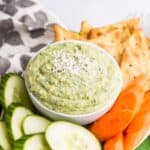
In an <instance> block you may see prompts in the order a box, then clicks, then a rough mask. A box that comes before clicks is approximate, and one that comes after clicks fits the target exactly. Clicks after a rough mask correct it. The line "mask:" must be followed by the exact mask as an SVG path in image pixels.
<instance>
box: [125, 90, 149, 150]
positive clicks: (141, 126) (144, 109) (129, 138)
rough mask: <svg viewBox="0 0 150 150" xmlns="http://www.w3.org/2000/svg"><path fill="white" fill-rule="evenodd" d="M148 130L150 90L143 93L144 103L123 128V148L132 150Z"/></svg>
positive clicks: (146, 134)
mask: <svg viewBox="0 0 150 150" xmlns="http://www.w3.org/2000/svg"><path fill="white" fill-rule="evenodd" d="M148 132H150V91H149V92H147V93H146V94H145V97H144V103H143V104H142V106H141V109H140V111H139V112H138V113H137V115H136V116H135V118H134V119H133V120H132V122H131V123H130V124H129V126H128V127H127V129H126V130H125V137H124V143H125V150H134V149H135V148H136V147H137V146H138V145H139V144H140V142H141V141H142V140H144V138H146V136H148Z"/></svg>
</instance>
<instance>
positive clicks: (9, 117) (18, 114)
mask: <svg viewBox="0 0 150 150" xmlns="http://www.w3.org/2000/svg"><path fill="white" fill-rule="evenodd" d="M31 114H32V112H31V111H30V110H29V109H27V108H25V107H23V106H20V104H16V103H14V104H11V105H10V106H9V107H8V109H7V111H6V115H5V120H6V123H7V126H8V128H9V135H10V136H11V137H12V139H13V140H17V139H19V138H20V137H22V136H23V131H22V122H23V120H24V118H25V117H26V116H28V115H31Z"/></svg>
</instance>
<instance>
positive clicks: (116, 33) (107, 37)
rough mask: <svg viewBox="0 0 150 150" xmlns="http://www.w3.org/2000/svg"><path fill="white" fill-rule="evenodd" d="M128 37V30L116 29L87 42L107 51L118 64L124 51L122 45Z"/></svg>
mask: <svg viewBox="0 0 150 150" xmlns="http://www.w3.org/2000/svg"><path fill="white" fill-rule="evenodd" d="M129 37H130V32H129V30H128V29H126V30H124V29H116V30H113V31H111V32H108V33H106V34H104V35H101V36H99V37H97V38H94V39H91V40H89V42H92V43H95V44H97V45H99V46H100V47H102V48H104V49H105V50H107V51H108V52H109V53H110V54H111V55H112V56H113V57H114V58H115V59H116V60H117V62H118V63H120V59H121V56H122V53H123V50H124V47H123V43H124V41H126V40H127V39H128V38H129Z"/></svg>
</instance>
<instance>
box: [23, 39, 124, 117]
mask: <svg viewBox="0 0 150 150" xmlns="http://www.w3.org/2000/svg"><path fill="white" fill-rule="evenodd" d="M63 43H79V44H86V45H89V46H92V47H95V48H96V49H98V50H100V51H101V52H102V53H103V54H105V55H106V56H107V57H109V59H111V60H112V62H113V63H114V64H115V66H116V67H117V68H118V70H119V76H120V78H121V81H120V85H119V86H117V87H118V88H117V92H116V95H115V96H114V98H113V99H112V100H111V103H109V104H105V105H104V106H103V107H102V108H100V109H98V110H96V111H93V112H90V113H83V114H67V113H63V112H57V111H54V110H51V109H50V108H48V107H46V106H45V105H44V104H42V102H40V101H39V100H38V98H36V96H34V94H33V93H32V92H31V91H30V89H29V87H28V83H27V79H26V69H25V71H24V73H23V77H24V80H25V86H26V89H27V92H28V94H29V96H30V97H31V101H35V102H36V104H38V105H39V106H40V107H41V108H42V109H44V110H46V111H47V112H49V113H53V114H56V115H59V116H62V117H67V118H78V117H88V116H92V115H94V114H99V113H100V112H104V111H105V110H107V108H109V109H111V107H112V106H113V104H114V103H115V101H116V99H117V97H118V96H119V93H120V91H121V89H122V85H123V78H122V73H121V70H120V67H119V65H118V63H117V61H116V60H115V59H114V58H113V57H112V56H111V55H110V54H109V53H108V52H107V51H106V50H105V49H103V48H101V47H99V46H97V45H96V44H94V43H90V42H85V41H79V40H63V41H57V42H54V43H50V44H48V45H46V46H44V47H43V48H41V49H40V50H39V51H38V52H37V53H36V54H35V55H33V56H32V58H31V59H30V60H29V62H31V61H32V60H33V59H34V58H35V57H36V56H37V55H38V54H39V53H40V52H42V51H43V50H45V49H46V48H48V47H49V46H54V45H57V44H63ZM29 62H28V63H29ZM37 109H38V108H37ZM107 111H109V110H107ZM105 113H106V112H105Z"/></svg>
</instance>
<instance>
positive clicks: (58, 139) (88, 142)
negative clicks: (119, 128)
mask: <svg viewBox="0 0 150 150" xmlns="http://www.w3.org/2000/svg"><path fill="white" fill-rule="evenodd" d="M45 136H46V140H47V142H48V144H49V146H50V147H51V148H52V149H53V150H101V146H100V143H99V141H98V140H97V139H96V137H95V136H94V135H93V134H92V133H91V132H90V131H88V130H87V129H85V128H84V127H81V126H79V125H76V124H73V123H69V122H65V121H57V122H54V123H51V124H50V125H49V127H48V128H47V130H46V134H45Z"/></svg>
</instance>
